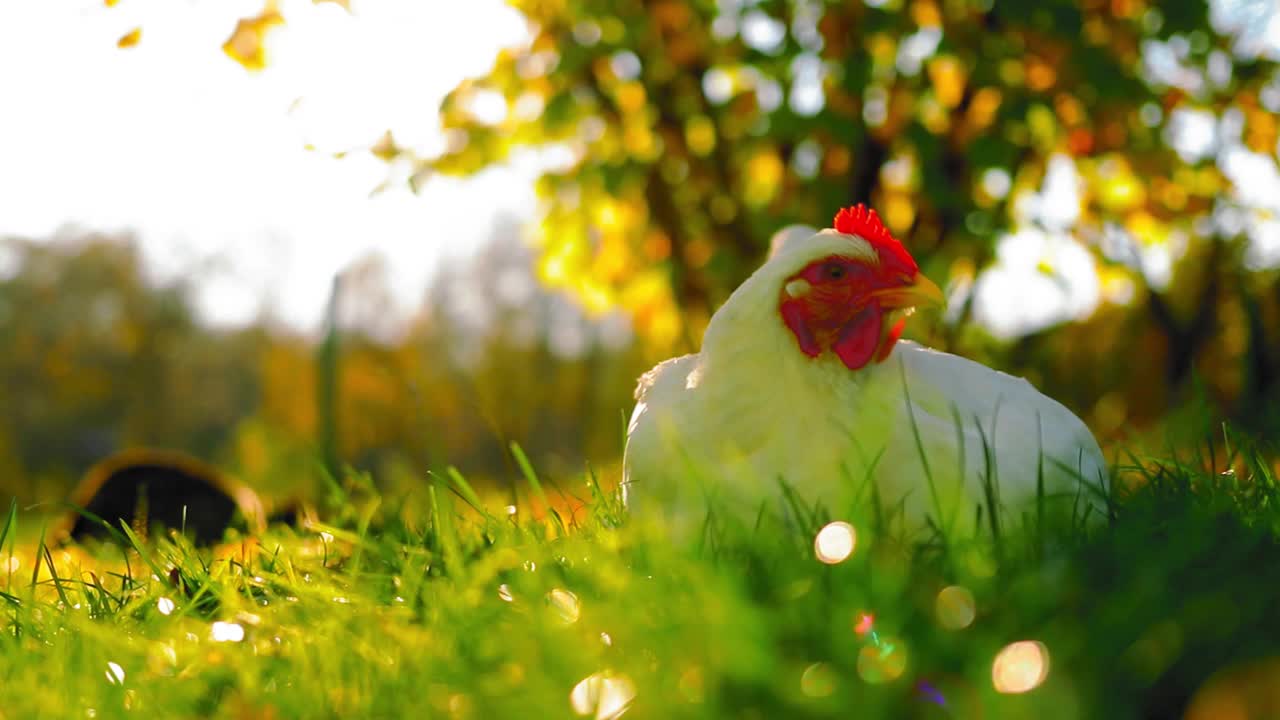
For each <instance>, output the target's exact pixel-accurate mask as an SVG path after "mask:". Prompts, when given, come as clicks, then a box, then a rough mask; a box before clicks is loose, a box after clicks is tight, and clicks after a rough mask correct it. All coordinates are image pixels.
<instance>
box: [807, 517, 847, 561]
mask: <svg viewBox="0 0 1280 720" xmlns="http://www.w3.org/2000/svg"><path fill="white" fill-rule="evenodd" d="M857 537H858V536H857V533H856V532H855V531H854V529H853V526H852V525H850V524H849V523H847V522H843V521H836V522H832V523H827V524H826V525H825V526H823V528H822V529H821V530H819V531H818V535H817V537H815V538H814V539H813V552H814V554H815V555H817V556H818V560H819V561H821V562H824V563H826V564H828V565H835V564H836V563H841V562H844V561H845V560H847V559H848V558H849V556H850V555H852V554H853V548H854V545H855V544H856V543H857Z"/></svg>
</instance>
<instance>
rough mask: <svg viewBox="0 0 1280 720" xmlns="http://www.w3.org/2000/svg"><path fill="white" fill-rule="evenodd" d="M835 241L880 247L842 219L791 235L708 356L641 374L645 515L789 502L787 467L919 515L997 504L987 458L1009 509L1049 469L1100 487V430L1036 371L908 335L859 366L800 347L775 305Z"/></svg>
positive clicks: (1073, 491)
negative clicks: (1036, 383) (1032, 379)
mask: <svg viewBox="0 0 1280 720" xmlns="http://www.w3.org/2000/svg"><path fill="white" fill-rule="evenodd" d="M832 254H843V255H846V256H854V257H860V258H862V259H864V260H865V259H867V258H868V257H871V258H874V257H875V253H874V252H873V251H872V249H871V247H870V246H869V245H867V244H866V243H865V242H864V241H862V240H861V239H859V238H855V237H852V236H848V235H841V234H839V233H836V232H835V231H833V230H825V231H822V232H821V233H818V234H815V235H810V236H808V237H804V238H802V237H798V236H794V235H793V236H790V237H787V238H786V240H785V242H782V243H779V244H778V246H777V247H776V248H775V254H774V255H773V256H772V257H771V258H770V260H769V261H768V262H766V263H765V264H764V265H763V266H762V267H760V269H759V270H757V271H756V272H755V273H754V274H753V275H752V276H751V277H750V278H748V279H747V280H746V282H744V283H743V284H742V285H741V286H740V287H739V288H738V289H737V290H736V291H735V292H734V293H733V294H732V295H731V296H730V298H729V299H728V301H727V302H725V304H724V305H723V306H722V307H721V308H720V309H719V310H718V311H717V312H716V313H715V315H714V316H713V317H712V319H711V323H710V325H709V326H708V328H707V332H706V335H705V337H704V339H703V347H702V351H701V352H700V353H698V354H694V355H685V356H683V357H679V358H675V359H672V360H667V361H666V362H663V363H661V364H659V365H658V366H657V367H655V368H654V369H653V370H651V371H650V372H648V373H646V374H645V375H644V376H643V377H642V378H641V379H640V384H639V387H638V388H637V390H636V400H637V402H636V408H635V411H634V413H633V414H632V417H631V423H630V426H629V428H628V440H627V447H626V453H625V457H624V481H623V482H624V484H623V488H624V493H625V498H626V502H627V505H628V507H629V508H630V509H631V510H632V511H633V512H638V511H645V512H656V513H658V514H659V515H662V516H665V517H666V518H667V519H668V520H679V519H681V518H686V519H689V520H691V521H698V520H700V519H701V517H702V515H703V514H704V513H705V509H706V507H707V502H708V499H714V501H715V502H717V503H718V504H719V505H721V506H728V507H730V508H735V507H736V508H739V509H740V510H741V511H742V512H743V513H744V517H750V516H751V514H754V513H755V512H757V511H758V509H759V508H760V507H761V505H762V504H764V505H765V506H766V507H767V506H769V505H775V506H778V507H780V504H778V503H777V500H778V498H779V488H780V485H779V482H778V481H779V479H782V480H785V481H786V482H787V483H789V484H790V485H791V486H792V487H794V488H796V489H797V491H798V492H799V493H800V494H801V495H802V497H803V498H804V499H805V500H807V501H810V502H813V501H820V502H822V503H823V504H824V505H825V506H826V508H827V509H828V511H829V512H831V513H832V514H835V515H843V514H846V513H848V512H852V511H854V510H855V509H856V508H854V507H853V506H852V504H853V503H855V502H857V501H859V498H858V489H859V486H860V485H862V482H863V481H864V479H867V478H873V479H874V480H875V482H876V483H877V485H878V486H879V490H880V495H881V498H882V500H883V502H884V503H885V505H886V506H888V507H893V506H894V505H895V504H897V503H901V506H902V508H903V509H904V510H905V514H906V517H907V519H908V521H909V523H910V524H919V523H920V522H922V521H923V517H924V515H925V514H929V515H933V516H935V521H936V522H940V523H946V522H950V521H956V522H964V521H966V520H971V519H972V517H973V513H974V505H975V504H985V501H986V497H985V491H984V484H983V478H984V476H988V475H990V473H989V472H988V468H990V467H994V468H995V478H996V481H997V482H996V483H995V486H996V487H997V488H998V492H999V502H1000V504H1001V506H1002V507H1004V508H1006V509H1017V508H1019V507H1021V508H1023V509H1025V506H1026V504H1027V503H1028V502H1029V501H1031V500H1032V499H1034V498H1035V497H1036V493H1037V482H1038V478H1040V477H1043V478H1044V480H1045V489H1046V491H1047V492H1048V493H1049V494H1058V495H1067V496H1070V500H1069V501H1074V498H1075V496H1076V495H1077V494H1082V495H1085V497H1084V499H1085V500H1086V501H1088V500H1090V499H1091V498H1092V496H1091V495H1089V494H1088V491H1087V490H1085V489H1084V488H1083V486H1082V484H1081V482H1080V477H1081V476H1083V477H1084V478H1086V479H1087V480H1088V481H1090V482H1092V483H1094V484H1098V483H1100V482H1101V479H1102V478H1104V477H1105V473H1106V466H1105V463H1104V461H1103V459H1102V454H1101V452H1100V451H1099V449H1098V445H1097V442H1096V441H1095V440H1094V438H1093V436H1092V435H1091V434H1090V433H1089V431H1088V429H1087V428H1086V427H1085V425H1084V423H1083V422H1081V421H1080V419H1079V418H1077V417H1076V416H1075V415H1073V414H1072V413H1071V412H1070V411H1068V410H1067V409H1066V408H1065V407H1063V406H1062V405H1060V404H1059V403H1057V402H1055V401H1054V400H1052V399H1050V398H1048V397H1046V396H1045V395H1043V394H1041V393H1040V392H1038V391H1037V390H1036V389H1035V388H1033V387H1032V386H1031V385H1030V383H1028V382H1027V381H1026V380H1023V379H1021V378H1015V377H1012V376H1010V375H1006V374H1004V373H1001V372H997V371H995V370H992V369H990V368H987V367H985V366H983V365H980V364H978V363H975V362H972V361H970V360H967V359H965V358H961V357H957V356H955V355H949V354H947V353H942V352H937V351H934V350H930V349H928V348H924V347H921V346H919V345H916V344H915V343H911V342H905V341H904V342H900V343H898V345H897V347H896V348H895V349H894V351H893V353H892V354H891V355H890V357H889V358H888V360H886V361H885V362H883V363H879V364H874V365H870V366H867V367H866V368H863V369H861V370H858V371H850V370H849V369H848V368H846V367H845V366H844V365H843V364H842V363H841V362H840V361H839V359H838V358H836V357H835V356H834V355H832V354H831V353H824V354H823V355H821V356H819V357H817V358H810V357H808V356H807V355H805V354H804V353H802V352H801V351H800V350H799V348H798V346H797V344H796V341H795V338H794V336H793V335H792V334H791V332H790V331H789V330H788V329H787V328H786V327H785V325H784V324H783V322H782V321H781V318H780V316H779V314H778V310H777V304H778V298H779V293H780V292H781V290H782V288H783V284H784V283H785V282H786V279H787V278H788V277H790V276H792V275H794V274H795V273H796V272H798V271H799V270H801V269H803V268H804V267H805V266H806V265H808V264H809V263H810V262H812V261H814V260H816V259H820V258H823V257H826V256H828V255H832ZM904 381H905V388H906V392H904ZM908 397H909V398H910V402H909V403H908V401H907V398H908ZM917 431H918V437H919V438H920V440H919V443H917V440H916V438H917ZM918 445H919V446H923V447H922V448H921V447H918ZM921 449H923V450H924V454H923V456H922V455H921V453H920V450H921ZM988 455H990V462H989V461H988ZM922 457H923V458H924V461H922V459H921V458H922ZM926 462H927V465H928V471H929V472H928V474H930V475H932V478H933V483H932V488H931V487H930V483H929V481H928V480H927V474H926V472H925V464H926ZM861 500H862V501H865V497H864V498H862V499H861ZM939 516H940V517H939Z"/></svg>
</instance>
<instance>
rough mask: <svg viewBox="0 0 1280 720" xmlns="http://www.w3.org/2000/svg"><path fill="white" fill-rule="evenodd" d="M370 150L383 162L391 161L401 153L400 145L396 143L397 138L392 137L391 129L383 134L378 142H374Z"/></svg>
mask: <svg viewBox="0 0 1280 720" xmlns="http://www.w3.org/2000/svg"><path fill="white" fill-rule="evenodd" d="M369 152H371V153H373V156H374V157H376V158H378V159H379V160H381V161H383V162H391V161H392V160H395V159H396V156H397V155H399V154H400V146H398V145H396V139H395V138H394V137H392V135H391V131H390V130H388V131H386V132H385V133H383V134H382V137H381V138H379V139H378V142H376V143H374V145H373V147H371V148H369Z"/></svg>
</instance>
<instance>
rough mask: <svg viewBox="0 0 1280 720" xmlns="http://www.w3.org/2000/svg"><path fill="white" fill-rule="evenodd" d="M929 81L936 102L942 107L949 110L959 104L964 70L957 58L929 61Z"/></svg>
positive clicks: (952, 56)
mask: <svg viewBox="0 0 1280 720" xmlns="http://www.w3.org/2000/svg"><path fill="white" fill-rule="evenodd" d="M929 79H930V80H931V81H933V91H934V93H935V94H936V95H937V96H938V102H940V103H942V104H943V106H944V107H946V108H947V109H951V108H954V107H955V106H957V105H959V104H960V99H961V97H963V96H964V85H965V69H964V65H963V64H962V63H961V62H960V59H959V58H957V57H956V56H954V55H943V56H941V57H938V58H935V59H933V60H931V61H929Z"/></svg>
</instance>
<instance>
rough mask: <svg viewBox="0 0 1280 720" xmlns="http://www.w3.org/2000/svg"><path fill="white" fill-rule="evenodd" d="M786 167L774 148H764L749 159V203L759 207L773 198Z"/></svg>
mask: <svg viewBox="0 0 1280 720" xmlns="http://www.w3.org/2000/svg"><path fill="white" fill-rule="evenodd" d="M784 170H785V168H784V167H783V165H782V160H781V159H779V158H778V154H777V153H775V152H774V151H773V150H772V149H762V150H759V151H757V152H756V154H755V155H753V156H752V158H751V159H750V160H749V161H747V172H746V192H745V195H746V197H745V198H744V199H745V200H746V202H747V204H748V205H752V206H755V207H759V206H761V205H764V204H766V203H768V202H769V201H771V200H773V198H774V196H775V195H776V194H777V192H778V185H779V184H780V183H781V182H782V174H783V171H784Z"/></svg>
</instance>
